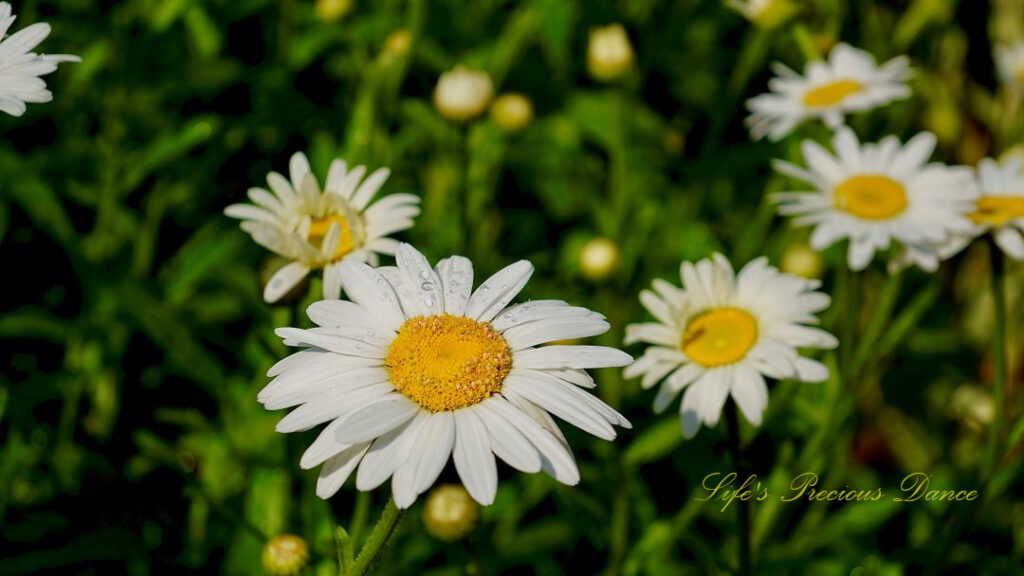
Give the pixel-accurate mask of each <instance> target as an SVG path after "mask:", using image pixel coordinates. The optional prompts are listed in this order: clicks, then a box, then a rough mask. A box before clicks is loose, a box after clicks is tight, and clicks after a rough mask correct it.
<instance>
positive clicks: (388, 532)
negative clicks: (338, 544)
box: [351, 498, 405, 576]
mask: <svg viewBox="0 0 1024 576" xmlns="http://www.w3.org/2000/svg"><path fill="white" fill-rule="evenodd" d="M404 515H405V510H401V509H399V508H398V506H395V499H394V498H388V503H387V505H386V506H384V512H382V513H381V515H380V520H378V521H377V525H376V526H374V527H373V532H370V537H369V538H367V540H366V544H363V547H362V549H361V550H359V555H358V556H356V561H355V563H354V564H353V565H352V572H351V574H352V576H365V575H366V574H369V572H370V569H371V568H373V565H374V564H375V563H376V562H377V559H378V558H380V554H381V552H382V551H383V550H384V546H385V545H386V544H387V543H388V540H390V539H391V537H392V536H393V535H394V534H395V529H396V528H398V523H399V522H401V521H402V516H404Z"/></svg>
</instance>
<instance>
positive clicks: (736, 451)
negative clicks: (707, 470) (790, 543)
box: [725, 400, 753, 576]
mask: <svg viewBox="0 0 1024 576" xmlns="http://www.w3.org/2000/svg"><path fill="white" fill-rule="evenodd" d="M725 422H726V426H728V428H729V452H730V453H731V454H732V463H733V466H734V467H735V468H736V478H737V479H738V480H739V481H740V482H743V481H745V480H746V479H747V477H748V476H749V475H750V472H749V471H748V470H747V469H746V465H745V463H744V462H743V447H742V445H741V439H740V420H739V415H738V414H737V413H736V403H735V402H733V401H731V400H729V401H727V402H726V405H725ZM737 510H738V511H739V517H740V534H739V537H740V546H739V548H740V571H739V574H741V575H742V576H749V575H750V574H753V571H752V569H751V554H750V500H749V499H746V500H743V499H741V500H740V502H739V507H738V508H737Z"/></svg>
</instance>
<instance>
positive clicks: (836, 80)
mask: <svg viewBox="0 0 1024 576" xmlns="http://www.w3.org/2000/svg"><path fill="white" fill-rule="evenodd" d="M772 69H773V70H774V71H775V74H776V77H775V78H772V79H771V80H770V81H769V82H768V88H769V89H770V90H771V92H769V93H766V94H761V95H759V96H755V97H753V98H751V99H750V100H747V108H748V109H749V110H750V112H751V114H750V116H749V117H748V118H747V120H746V123H747V126H748V127H749V128H750V135H751V137H753V138H754V139H755V140H759V139H761V138H763V137H764V136H765V135H767V136H768V138H769V139H771V140H780V139H782V138H783V137H784V136H786V135H787V134H789V133H790V132H792V131H793V129H794V128H796V127H797V125H799V124H800V123H802V122H803V121H804V120H807V119H808V118H820V119H821V120H822V121H823V122H825V124H826V125H828V127H829V128H832V129H835V128H837V127H839V126H841V125H842V124H843V121H844V115H845V114H848V113H851V112H862V111H864V110H870V109H872V108H877V107H879V106H881V105H883V104H887V103H889V102H892V101H893V100H899V99H902V98H907V97H908V96H910V88H908V87H907V85H906V81H907V79H908V78H909V77H910V64H909V61H908V60H907V58H906V57H905V56H899V57H897V58H893V59H892V60H890V61H888V62H886V63H885V64H883V65H882V66H878V65H877V64H876V63H875V59H874V58H873V57H872V56H871V54H869V53H867V52H865V51H863V50H858V49H857V48H854V47H852V46H850V45H848V44H837V45H836V46H835V47H834V48H832V51H831V52H829V56H828V61H826V62H820V61H816V62H810V63H808V64H807V66H806V67H805V68H804V75H803V76H801V75H799V74H797V73H796V72H794V71H793V70H792V69H790V68H788V67H786V66H785V65H784V64H781V63H778V62H776V63H775V64H773V65H772Z"/></svg>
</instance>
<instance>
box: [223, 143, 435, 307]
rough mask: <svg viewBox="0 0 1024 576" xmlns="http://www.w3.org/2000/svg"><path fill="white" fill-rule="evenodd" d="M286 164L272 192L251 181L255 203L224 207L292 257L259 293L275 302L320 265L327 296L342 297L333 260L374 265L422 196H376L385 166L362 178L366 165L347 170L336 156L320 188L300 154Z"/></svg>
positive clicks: (261, 240)
mask: <svg viewBox="0 0 1024 576" xmlns="http://www.w3.org/2000/svg"><path fill="white" fill-rule="evenodd" d="M289 168H290V174H289V176H290V180H289V179H287V178H285V177H284V176H282V175H280V174H278V173H277V172H271V173H270V175H268V176H267V184H269V186H270V190H269V191H268V190H266V189H264V188H250V189H249V199H250V200H252V204H233V205H231V206H228V207H227V209H226V210H225V211H224V213H225V214H227V215H228V216H231V217H232V218H238V219H240V220H242V224H241V227H242V230H244V231H246V232H248V233H249V234H250V235H251V236H252V238H253V240H255V241H256V242H257V243H258V244H260V245H261V246H263V247H264V248H266V249H268V250H270V251H272V252H274V253H276V254H278V255H279V256H283V257H284V258H287V259H289V260H291V263H289V264H287V265H285V266H284V267H283V268H281V269H280V270H279V271H278V272H277V273H276V274H275V275H274V276H273V277H272V278H271V279H270V281H269V282H267V285H266V287H265V289H264V292H263V298H264V300H266V301H267V302H269V303H272V302H276V301H277V300H279V299H280V298H281V297H282V296H284V295H285V294H287V293H288V292H289V291H290V290H291V289H292V288H294V287H295V286H296V285H297V284H298V283H299V282H301V281H302V279H303V278H305V277H306V275H308V274H309V273H310V272H311V271H313V270H321V269H322V270H323V271H324V284H323V286H324V289H323V292H324V298H328V299H335V298H339V297H340V292H341V283H340V281H339V279H338V275H337V266H338V264H339V263H340V262H342V261H344V260H357V261H361V262H368V263H370V264H372V265H374V266H376V265H377V255H378V254H385V255H392V254H394V253H395V248H396V247H397V246H398V242H397V241H396V240H394V239H392V238H389V237H388V236H389V235H390V234H393V233H395V232H399V231H401V230H406V229H408V228H411V227H412V225H413V219H414V218H415V217H416V216H417V215H418V214H419V213H420V208H419V201H420V200H419V198H418V197H417V196H414V195H412V194H391V195H390V196H387V197H386V198H383V199H381V200H379V201H377V202H376V203H373V199H374V196H376V195H377V192H378V191H379V190H380V187H381V186H383V185H384V182H385V180H387V178H388V175H389V174H390V172H389V170H388V169H387V168H379V169H377V170H376V171H374V172H373V173H372V174H370V175H369V176H368V177H367V178H366V179H365V180H364V179H363V176H364V175H365V174H366V167H365V166H356V167H354V168H351V169H349V168H348V166H347V165H346V164H345V161H344V160H340V159H339V160H335V161H334V162H332V163H331V166H330V169H329V170H328V173H327V183H326V185H325V187H324V190H323V191H321V189H320V183H319V182H317V179H316V176H315V175H314V174H313V172H312V170H310V167H309V161H308V160H307V159H306V156H305V155H304V154H302V153H301V152H300V153H297V154H295V155H294V156H292V158H291V163H290V166H289ZM371 203H372V204H371Z"/></svg>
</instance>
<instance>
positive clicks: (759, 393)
mask: <svg viewBox="0 0 1024 576" xmlns="http://www.w3.org/2000/svg"><path fill="white" fill-rule="evenodd" d="M732 399H733V400H734V401H735V402H736V405H737V406H739V408H740V411H742V412H743V415H744V416H745V417H746V418H747V421H748V422H750V423H751V424H753V425H754V426H760V425H761V415H762V414H763V413H764V409H765V406H767V405H768V386H767V385H766V384H765V382H764V377H763V376H761V373H760V372H758V371H757V370H754V369H753V368H750V367H748V366H737V367H736V379H735V381H734V382H733V385H732Z"/></svg>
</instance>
